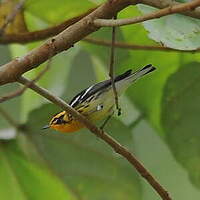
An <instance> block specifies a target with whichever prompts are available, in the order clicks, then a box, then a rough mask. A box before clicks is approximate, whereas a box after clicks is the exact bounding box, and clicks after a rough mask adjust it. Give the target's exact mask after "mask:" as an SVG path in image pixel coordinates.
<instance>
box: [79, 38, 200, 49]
mask: <svg viewBox="0 0 200 200" xmlns="http://www.w3.org/2000/svg"><path fill="white" fill-rule="evenodd" d="M83 41H85V42H89V43H91V44H97V45H102V46H107V47H110V46H111V41H108V40H100V39H96V38H90V37H86V38H85V39H83ZM114 46H115V47H118V48H122V49H130V50H150V51H167V52H189V53H196V52H199V51H200V49H195V50H180V49H172V48H170V47H165V46H150V45H149V46H148V45H138V44H131V43H125V42H115V44H114Z"/></svg>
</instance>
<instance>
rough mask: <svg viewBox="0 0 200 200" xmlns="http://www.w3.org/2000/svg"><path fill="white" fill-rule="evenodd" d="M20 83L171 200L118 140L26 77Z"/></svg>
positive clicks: (164, 197)
mask: <svg viewBox="0 0 200 200" xmlns="http://www.w3.org/2000/svg"><path fill="white" fill-rule="evenodd" d="M18 82H20V83H21V84H24V85H29V88H31V89H32V90H34V91H35V92H36V93H38V94H40V95H41V96H43V97H45V98H46V99H48V100H49V101H51V102H52V103H54V104H56V105H58V106H59V107H61V108H62V109H64V110H66V111H67V112H68V113H70V114H71V115H72V116H74V117H75V118H76V119H77V120H79V121H80V122H81V123H83V124H84V125H85V126H86V127H87V128H88V129H89V130H90V131H91V132H92V133H94V134H95V135H96V136H98V137H99V138H101V139H102V140H104V141H105V142H106V143H107V144H108V145H110V146H111V147H112V148H113V150H114V151H115V152H116V153H119V154H120V155H122V156H123V157H124V158H126V159H127V160H128V161H129V163H130V164H131V165H132V166H133V167H134V168H135V169H136V170H137V171H138V172H139V173H140V175H141V176H142V177H144V178H145V179H146V181H147V182H148V183H149V184H150V185H151V186H152V187H153V188H154V189H155V191H156V192H157V193H158V194H159V195H160V197H161V198H162V199H163V200H171V198H170V197H169V194H168V192H167V191H166V190H165V189H164V188H163V187H162V186H161V185H160V184H159V183H158V181H157V180H156V179H155V178H154V177H153V176H152V175H151V174H150V172H148V170H147V169H145V167H144V166H143V165H142V164H141V163H140V162H139V161H138V160H137V158H136V157H135V156H134V155H133V154H132V153H130V152H129V151H128V150H127V149H126V148H125V147H123V146H122V145H121V144H119V143H118V142H117V141H116V140H114V139H113V138H112V137H110V136H109V135H108V134H107V133H106V132H104V131H103V130H101V129H99V128H97V127H96V126H95V125H93V124H92V123H91V122H90V121H89V120H87V118H85V117H84V116H83V115H81V114H80V113H79V112H77V111H76V110H75V109H74V108H72V107H71V106H69V105H68V104H67V103H66V102H65V101H63V100H62V99H60V98H58V97H56V96H54V95H53V94H51V93H50V92H49V91H47V90H45V89H44V88H42V87H39V86H37V85H36V84H35V83H32V82H31V81H29V80H28V79H26V78H24V77H20V78H19V79H18Z"/></svg>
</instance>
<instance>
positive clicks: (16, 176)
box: [0, 141, 75, 200]
mask: <svg viewBox="0 0 200 200" xmlns="http://www.w3.org/2000/svg"><path fill="white" fill-rule="evenodd" d="M0 196H1V199H5V200H25V199H30V200H35V199H38V200H40V199H41V200H42V199H49V200H51V199H52V200H54V199H60V200H62V199H63V200H74V199H75V198H74V197H73V196H72V195H71V194H70V192H69V191H68V190H67V189H66V188H65V186H64V184H63V183H61V182H60V181H59V180H58V179H57V178H56V177H55V176H53V175H51V174H50V173H49V171H48V170H46V169H45V168H43V169H42V168H39V167H38V166H37V165H36V164H33V163H31V162H30V161H28V160H27V159H26V158H25V156H24V155H23V153H22V152H21V150H20V149H19V148H18V146H17V144H16V142H15V141H9V142H0Z"/></svg>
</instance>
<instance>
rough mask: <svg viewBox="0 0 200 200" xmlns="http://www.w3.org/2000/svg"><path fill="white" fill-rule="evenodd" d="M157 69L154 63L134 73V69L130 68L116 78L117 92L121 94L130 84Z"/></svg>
mask: <svg viewBox="0 0 200 200" xmlns="http://www.w3.org/2000/svg"><path fill="white" fill-rule="evenodd" d="M155 69H156V68H155V67H154V66H153V65H151V64H149V65H146V66H145V67H143V68H142V69H140V70H138V71H136V72H133V73H132V70H128V71H127V72H125V73H124V74H121V75H119V76H118V77H116V79H115V82H116V89H117V92H118V93H119V95H120V94H121V93H123V92H124V91H125V90H126V89H127V88H128V86H130V85H131V84H132V82H135V81H136V80H138V79H139V78H141V77H142V76H144V75H146V74H148V73H150V72H152V71H154V70H155Z"/></svg>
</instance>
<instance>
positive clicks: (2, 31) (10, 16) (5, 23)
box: [0, 0, 26, 36]
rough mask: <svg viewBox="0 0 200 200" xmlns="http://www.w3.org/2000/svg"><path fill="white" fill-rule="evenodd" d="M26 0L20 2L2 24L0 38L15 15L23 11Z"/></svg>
mask: <svg viewBox="0 0 200 200" xmlns="http://www.w3.org/2000/svg"><path fill="white" fill-rule="evenodd" d="M25 1H26V0H21V1H20V2H19V3H17V5H16V6H15V7H14V9H13V11H12V12H11V13H10V14H9V15H8V16H7V17H6V19H5V22H4V24H3V25H2V27H1V28H0V36H2V35H4V32H5V30H6V28H7V26H8V25H9V24H10V23H12V22H13V20H14V19H15V17H16V15H17V14H18V13H19V12H20V11H21V10H22V9H23V6H24V3H25Z"/></svg>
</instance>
